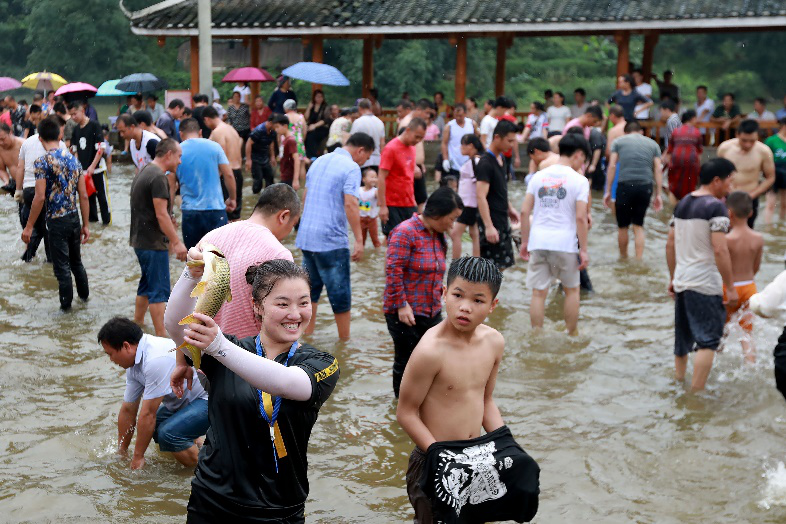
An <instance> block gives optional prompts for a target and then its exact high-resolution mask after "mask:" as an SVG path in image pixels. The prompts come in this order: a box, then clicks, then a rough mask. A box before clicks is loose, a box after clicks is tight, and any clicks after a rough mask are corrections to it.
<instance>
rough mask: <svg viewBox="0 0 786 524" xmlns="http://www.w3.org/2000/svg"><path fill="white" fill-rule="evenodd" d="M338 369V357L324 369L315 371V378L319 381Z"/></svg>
mask: <svg viewBox="0 0 786 524" xmlns="http://www.w3.org/2000/svg"><path fill="white" fill-rule="evenodd" d="M336 371H338V359H335V358H334V359H333V363H332V364H330V365H329V366H328V367H326V368H325V369H323V370H322V371H320V372H318V373H315V374H314V378H315V379H316V381H317V382H321V381H323V380H325V379H326V378H328V377H329V376H331V375H333V373H335V372H336Z"/></svg>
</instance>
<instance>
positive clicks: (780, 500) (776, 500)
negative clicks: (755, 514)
mask: <svg viewBox="0 0 786 524" xmlns="http://www.w3.org/2000/svg"><path fill="white" fill-rule="evenodd" d="M762 477H763V478H765V479H766V480H767V485H766V486H765V487H764V498H763V499H762V500H760V501H759V507H760V508H762V509H770V508H772V507H773V506H786V465H784V464H783V462H778V465H777V466H775V467H774V468H770V467H766V466H765V470H764V474H763V475H762Z"/></svg>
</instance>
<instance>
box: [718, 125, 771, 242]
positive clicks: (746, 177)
mask: <svg viewBox="0 0 786 524" xmlns="http://www.w3.org/2000/svg"><path fill="white" fill-rule="evenodd" d="M718 156H719V157H720V158H726V159H728V160H731V162H732V163H733V164H734V167H735V168H736V169H737V170H736V172H735V175H734V181H733V182H732V191H745V192H746V193H748V194H749V195H750V197H751V198H752V199H753V214H752V215H751V217H750V218H749V219H748V225H749V226H750V227H751V228H753V224H754V222H756V216H757V215H758V213H759V197H760V196H761V195H763V194H764V193H766V192H767V190H768V189H770V187H772V185H773V184H774V183H775V161H774V159H773V155H772V151H771V150H770V148H769V147H767V146H766V145H764V144H763V143H762V142H759V123H758V122H756V121H755V120H743V121H742V122H740V125H739V127H738V128H737V138H732V139H731V140H727V141H725V142H723V143H722V144H721V145H720V147H719V148H718ZM762 173H763V174H764V180H761V175H762Z"/></svg>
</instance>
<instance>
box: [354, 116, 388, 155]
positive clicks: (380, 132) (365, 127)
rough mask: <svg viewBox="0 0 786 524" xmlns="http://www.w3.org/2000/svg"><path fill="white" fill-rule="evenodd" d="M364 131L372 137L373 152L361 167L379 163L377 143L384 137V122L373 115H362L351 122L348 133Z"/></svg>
mask: <svg viewBox="0 0 786 524" xmlns="http://www.w3.org/2000/svg"><path fill="white" fill-rule="evenodd" d="M355 133H366V134H367V135H369V136H370V137H371V138H373V139H374V152H373V153H372V154H371V157H370V158H369V159H368V161H367V162H366V163H365V164H363V167H367V166H378V165H379V157H380V151H379V144H380V141H381V140H383V139H384V138H385V124H383V123H382V120H380V119H379V118H377V117H375V116H374V115H363V116H361V117H360V118H358V119H357V120H355V121H354V122H353V123H352V131H350V134H353V135H354V134H355Z"/></svg>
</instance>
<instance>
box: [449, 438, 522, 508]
mask: <svg viewBox="0 0 786 524" xmlns="http://www.w3.org/2000/svg"><path fill="white" fill-rule="evenodd" d="M496 451H497V445H496V444H495V443H494V442H488V443H485V444H479V445H477V446H471V447H468V448H464V449H463V450H462V453H453V452H452V451H449V450H444V451H441V452H440V453H439V467H438V468H437V469H436V478H435V479H434V480H435V482H434V486H435V487H436V490H435V491H436V496H437V498H439V500H441V501H442V502H444V503H445V504H447V505H449V506H450V507H452V508H453V509H454V510H455V512H456V516H460V514H461V509H462V508H463V507H464V506H465V505H466V504H467V503H469V504H473V505H475V504H480V503H482V502H486V501H487V500H496V499H499V498H501V497H502V496H503V495H505V493H507V492H508V489H507V487H506V486H505V483H504V482H502V480H501V479H500V471H502V470H504V469H509V468H510V467H512V466H513V459H512V458H511V457H505V458H504V459H503V460H501V461H499V463H497V460H496V459H495V458H494V453H495V452H496Z"/></svg>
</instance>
